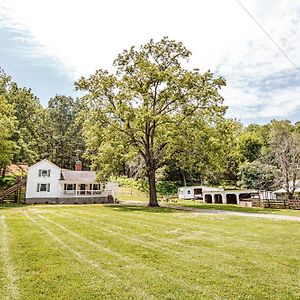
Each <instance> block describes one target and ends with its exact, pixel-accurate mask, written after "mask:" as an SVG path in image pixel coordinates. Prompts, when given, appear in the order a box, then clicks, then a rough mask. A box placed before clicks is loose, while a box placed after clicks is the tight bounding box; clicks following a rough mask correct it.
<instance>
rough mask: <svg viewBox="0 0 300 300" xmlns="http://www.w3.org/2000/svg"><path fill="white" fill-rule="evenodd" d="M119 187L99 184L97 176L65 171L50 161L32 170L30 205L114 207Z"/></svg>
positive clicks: (78, 166) (78, 168)
mask: <svg viewBox="0 0 300 300" xmlns="http://www.w3.org/2000/svg"><path fill="white" fill-rule="evenodd" d="M117 188H118V187H117V185H115V184H107V188H104V186H103V185H101V184H100V183H98V182H96V172H94V171H82V164H81V162H80V161H77V162H76V165H75V170H67V169H61V168H60V167H58V166H56V165H55V164H53V163H52V162H50V161H49V160H47V159H44V160H42V161H40V162H37V163H36V164H34V165H32V166H30V167H29V168H28V175H27V184H26V203H29V204H35V203H65V204H72V203H113V202H114V201H115V193H116V192H117Z"/></svg>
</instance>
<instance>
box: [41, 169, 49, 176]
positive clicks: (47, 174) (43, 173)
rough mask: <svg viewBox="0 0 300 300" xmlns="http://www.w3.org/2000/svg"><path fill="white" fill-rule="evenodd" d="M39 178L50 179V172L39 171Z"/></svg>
mask: <svg viewBox="0 0 300 300" xmlns="http://www.w3.org/2000/svg"><path fill="white" fill-rule="evenodd" d="M39 177H50V170H43V169H39Z"/></svg>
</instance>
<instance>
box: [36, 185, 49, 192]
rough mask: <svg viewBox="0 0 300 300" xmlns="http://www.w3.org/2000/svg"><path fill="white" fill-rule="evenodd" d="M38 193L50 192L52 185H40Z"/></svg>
mask: <svg viewBox="0 0 300 300" xmlns="http://www.w3.org/2000/svg"><path fill="white" fill-rule="evenodd" d="M36 191H37V192H50V183H38V184H37V188H36Z"/></svg>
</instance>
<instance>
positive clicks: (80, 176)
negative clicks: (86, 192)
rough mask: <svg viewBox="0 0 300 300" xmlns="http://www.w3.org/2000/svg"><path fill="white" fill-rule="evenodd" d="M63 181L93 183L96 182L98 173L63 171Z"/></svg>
mask: <svg viewBox="0 0 300 300" xmlns="http://www.w3.org/2000/svg"><path fill="white" fill-rule="evenodd" d="M61 173H62V178H61V180H63V181H76V182H83V183H93V182H96V172H95V171H72V170H62V171H61Z"/></svg>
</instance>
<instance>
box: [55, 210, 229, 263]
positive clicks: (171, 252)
mask: <svg viewBox="0 0 300 300" xmlns="http://www.w3.org/2000/svg"><path fill="white" fill-rule="evenodd" d="M55 215H56V216H62V217H64V218H65V219H70V220H73V221H78V222H80V224H84V225H87V226H91V225H92V226H93V227H95V228H99V230H102V231H105V232H107V233H109V234H110V236H109V237H110V238H112V236H113V237H115V238H117V239H118V240H120V239H122V240H125V241H126V242H129V243H132V244H136V245H138V246H140V247H141V248H145V249H148V250H151V251H153V249H155V250H156V251H158V253H159V254H160V255H161V256H167V257H169V258H171V259H174V257H178V258H177V260H182V261H184V262H186V263H191V261H192V260H193V259H196V262H195V263H196V264H197V262H198V261H199V256H198V254H197V252H199V250H201V252H202V254H203V255H204V254H207V255H208V254H211V250H210V249H211V246H212V242H214V241H215V240H216V239H215V238H213V237H212V236H210V235H208V236H205V237H204V236H203V235H201V236H199V235H198V236H197V238H198V240H199V241H201V244H200V245H192V244H191V243H187V241H188V240H185V241H181V242H180V241H174V237H173V238H169V237H168V238H166V237H165V236H164V235H162V234H161V232H163V230H161V231H160V230H158V231H157V233H156V236H155V235H153V234H145V233H143V234H142V235H141V237H142V238H137V237H132V234H134V233H132V232H130V234H129V232H128V231H126V230H125V228H126V222H125V224H123V225H124V226H123V227H120V226H115V225H114V224H111V223H109V227H110V228H112V229H109V228H106V227H107V225H108V224H107V223H105V222H99V223H100V224H101V225H99V223H98V224H97V221H94V220H93V219H90V218H86V217H83V216H80V217H78V218H76V216H77V215H75V214H74V213H73V214H71V213H70V214H69V213H63V214H57V213H56V214H55ZM83 219H84V220H87V221H84V220H83ZM142 227H143V225H141V226H139V228H142ZM145 227H146V226H145ZM145 227H144V228H145ZM121 228H122V229H123V230H120V229H121ZM120 231H122V233H121V232H120ZM137 236H140V235H137ZM170 246H173V248H175V249H173V248H171V247H170ZM183 252H185V253H186V255H185V256H182V254H183ZM225 256H227V257H228V258H232V255H231V254H229V253H224V254H223V257H225ZM201 266H202V267H203V263H202V264H201Z"/></svg>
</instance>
